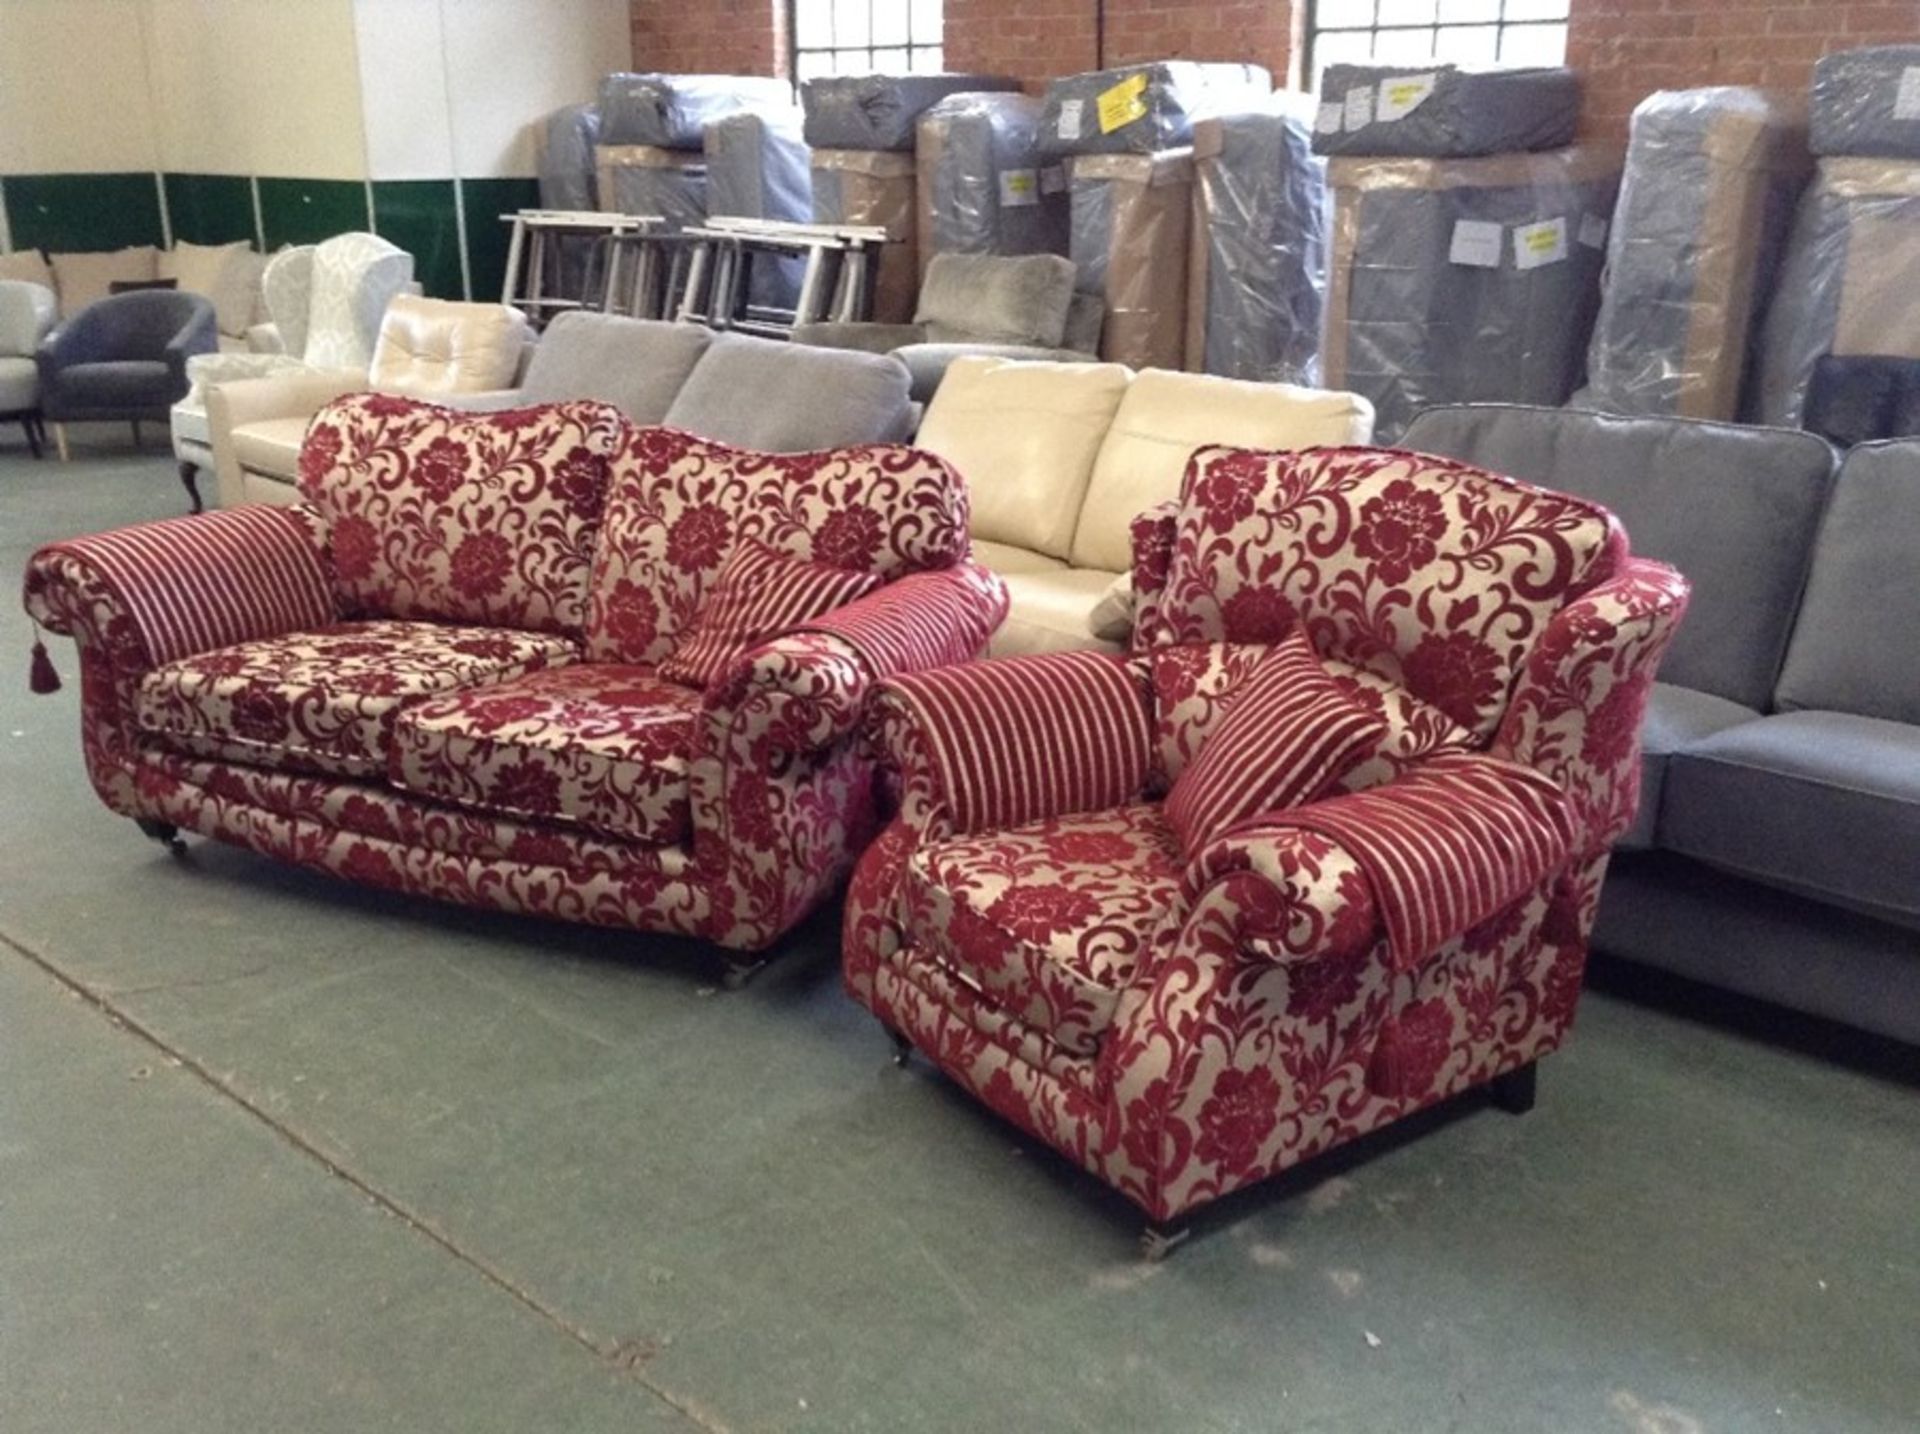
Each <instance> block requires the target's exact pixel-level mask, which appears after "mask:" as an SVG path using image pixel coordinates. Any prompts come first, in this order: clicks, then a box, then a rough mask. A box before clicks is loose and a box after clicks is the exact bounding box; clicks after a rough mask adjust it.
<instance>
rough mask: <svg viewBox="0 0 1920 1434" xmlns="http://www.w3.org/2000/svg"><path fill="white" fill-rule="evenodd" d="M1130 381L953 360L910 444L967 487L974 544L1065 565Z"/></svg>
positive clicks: (1125, 375)
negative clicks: (1096, 462)
mask: <svg viewBox="0 0 1920 1434" xmlns="http://www.w3.org/2000/svg"><path fill="white" fill-rule="evenodd" d="M1132 377H1133V374H1132V372H1131V371H1130V370H1129V369H1127V368H1125V367H1123V366H1122V365H1120V364H1112V363H1029V362H1021V361H1018V360H1014V359H1002V358H984V357H978V356H974V357H968V358H961V359H956V360H955V361H954V363H953V366H952V367H950V368H949V369H948V370H947V376H946V378H945V379H944V380H942V381H941V384H940V388H939V390H938V391H937V392H936V393H935V394H934V396H933V402H932V403H930V404H929V405H928V406H927V416H926V417H925V418H924V419H923V420H922V421H921V424H920V435H919V437H918V438H916V439H915V440H914V442H915V444H916V446H918V447H920V448H924V449H927V450H928V451H929V452H933V453H937V454H939V455H940V456H941V457H942V458H944V459H946V460H947V461H948V462H949V463H951V464H953V466H954V467H955V468H957V469H959V470H960V476H961V477H963V478H965V479H966V481H967V489H968V493H969V496H970V497H971V499H972V504H973V536H974V538H975V539H976V540H978V539H983V538H984V539H985V540H986V541H988V542H990V543H1003V544H1006V545H1008V546H1010V547H1015V548H1026V549H1029V550H1030V551H1033V552H1037V553H1044V554H1045V555H1047V556H1048V557H1052V558H1065V557H1066V556H1067V552H1068V550H1069V549H1070V548H1071V547H1072V546H1073V532H1074V528H1075V527H1076V526H1077V525H1078V524H1079V521H1080V504H1081V502H1082V500H1083V499H1084V498H1085V497H1086V493H1087V480H1088V478H1089V477H1090V476H1091V475H1092V472H1093V459H1094V455H1095V454H1096V453H1098V452H1099V451H1100V440H1101V439H1102V438H1104V437H1105V436H1106V432H1107V425H1108V424H1110V423H1111V422H1112V421H1113V415H1114V410H1115V409H1116V408H1118V407H1119V405H1120V397H1121V395H1122V394H1124V393H1125V392H1126V391H1127V384H1128V382H1129V381H1130V380H1131V379H1132Z"/></svg>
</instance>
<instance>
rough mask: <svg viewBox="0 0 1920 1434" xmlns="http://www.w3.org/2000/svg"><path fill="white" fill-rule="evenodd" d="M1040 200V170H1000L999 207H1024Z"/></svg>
mask: <svg viewBox="0 0 1920 1434" xmlns="http://www.w3.org/2000/svg"><path fill="white" fill-rule="evenodd" d="M1039 202H1040V172H1039V171H1038V170H1035V169H1003V170H1001V171H1000V207H1001V208H1002V209H1025V208H1027V207H1028V206H1030V205H1034V204H1038V203H1039Z"/></svg>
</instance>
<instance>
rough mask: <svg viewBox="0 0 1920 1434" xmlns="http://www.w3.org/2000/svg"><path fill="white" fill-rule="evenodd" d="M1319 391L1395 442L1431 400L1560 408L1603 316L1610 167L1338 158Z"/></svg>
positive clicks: (1613, 164)
mask: <svg viewBox="0 0 1920 1434" xmlns="http://www.w3.org/2000/svg"><path fill="white" fill-rule="evenodd" d="M1327 177H1328V180H1329V182H1330V183H1331V184H1332V186H1333V194H1334V223H1333V254H1332V260H1331V263H1330V266H1329V276H1328V284H1327V332H1326V342H1325V345H1324V347H1323V348H1322V351H1321V369H1322V373H1323V380H1322V381H1323V382H1324V384H1325V385H1326V387H1328V388H1344V389H1351V390H1353V391H1354V392H1356V393H1359V394H1362V395H1364V396H1365V397H1366V398H1368V399H1370V400H1372V402H1373V406H1374V410H1375V413H1376V415H1377V418H1376V422H1375V425H1374V432H1375V434H1376V435H1377V436H1378V437H1379V439H1380V440H1381V441H1382V442H1392V441H1393V440H1394V439H1395V438H1397V437H1398V436H1399V434H1400V431H1401V430H1402V429H1403V428H1405V427H1406V426H1407V423H1408V422H1409V421H1410V420H1411V419H1412V418H1413V416H1414V414H1416V413H1418V412H1419V411H1420V410H1421V409H1422V408H1425V407H1427V406H1428V405H1429V404H1435V403H1470V402H1498V401H1507V402H1513V403H1535V404H1547V405H1558V404H1562V403H1565V402H1566V400H1567V396H1568V395H1569V394H1571V393H1572V392H1573V390H1574V388H1575V386H1576V385H1577V384H1578V383H1579V381H1580V376H1581V369H1582V366H1583V361H1584V359H1585V356H1586V351H1587V337H1588V334H1589V333H1590V331H1591V329H1592V326H1593V316H1594V310H1595V308H1596V307H1597V306H1598V304H1599V297H1600V294H1599V289H1600V270H1601V266H1602V263H1603V259H1604V253H1605V247H1606V231H1607V221H1608V216H1609V214H1610V213H1611V211H1612V208H1613V199H1614V192H1615V190H1616V189H1617V188H1618V185H1619V179H1620V163H1619V159H1618V156H1617V155H1615V154H1611V153H1605V152H1602V151H1598V150H1593V149H1586V148H1580V147H1575V148H1571V149H1563V150H1552V151H1549V152H1547V153H1544V154H1508V155H1496V156H1493V157H1491V158H1487V159H1445V160H1441V159H1336V160H1334V161H1333V162H1332V163H1331V164H1329V165H1328V166H1327Z"/></svg>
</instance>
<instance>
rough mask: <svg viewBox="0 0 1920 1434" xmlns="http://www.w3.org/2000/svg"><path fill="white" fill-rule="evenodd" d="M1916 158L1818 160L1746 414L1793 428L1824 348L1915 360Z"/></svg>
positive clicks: (1919, 202) (1919, 311)
mask: <svg viewBox="0 0 1920 1434" xmlns="http://www.w3.org/2000/svg"><path fill="white" fill-rule="evenodd" d="M1916 275H1920V160H1910V161H1902V160H1897V159H1823V160H1821V161H1820V162H1819V163H1818V164H1817V165H1816V166H1815V167H1814V178H1813V183H1812V184H1810V185H1809V186H1808V187H1807V191H1806V193H1805V194H1804V195H1803V196H1802V197H1801V200H1800V208H1799V212H1798V213H1797V214H1796V216H1795V218H1794V225H1793V234H1792V237H1791V238H1790V239H1789V240H1788V241H1787V254H1786V258H1785V259H1783V260H1782V261H1781V264H1780V276H1779V279H1778V280H1777V281H1776V283H1775V284H1774V291H1773V301H1772V303H1771V304H1769V305H1768V307H1767V317H1766V323H1765V327H1764V329H1763V331H1762V333H1761V339H1760V355H1759V367H1758V369H1757V371H1756V373H1755V376H1754V383H1753V386H1752V400H1751V402H1750V404H1749V405H1748V410H1749V411H1748V417H1749V418H1750V419H1752V420H1753V421H1754V422H1758V423H1771V424H1777V425H1780V426H1781V427H1786V428H1797V427H1799V426H1800V424H1801V420H1802V418H1803V417H1804V415H1805V410H1806V402H1807V386H1808V384H1809V383H1810V382H1811V381H1812V378H1813V371H1814V368H1815V366H1816V365H1817V364H1818V363H1819V362H1820V360H1821V358H1822V357H1824V356H1825V355H1827V354H1835V355H1838V356H1840V357H1842V358H1856V357H1857V358H1865V357H1879V358H1907V359H1920V280H1917V279H1916V277H1915V276H1916Z"/></svg>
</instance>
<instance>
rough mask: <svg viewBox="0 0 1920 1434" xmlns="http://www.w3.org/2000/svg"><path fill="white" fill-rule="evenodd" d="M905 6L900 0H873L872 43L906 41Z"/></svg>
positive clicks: (901, 42)
mask: <svg viewBox="0 0 1920 1434" xmlns="http://www.w3.org/2000/svg"><path fill="white" fill-rule="evenodd" d="M907 13H908V12H907V7H906V6H905V5H903V4H901V3H900V0H873V43H874V44H876V45H904V44H906V43H907Z"/></svg>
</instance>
